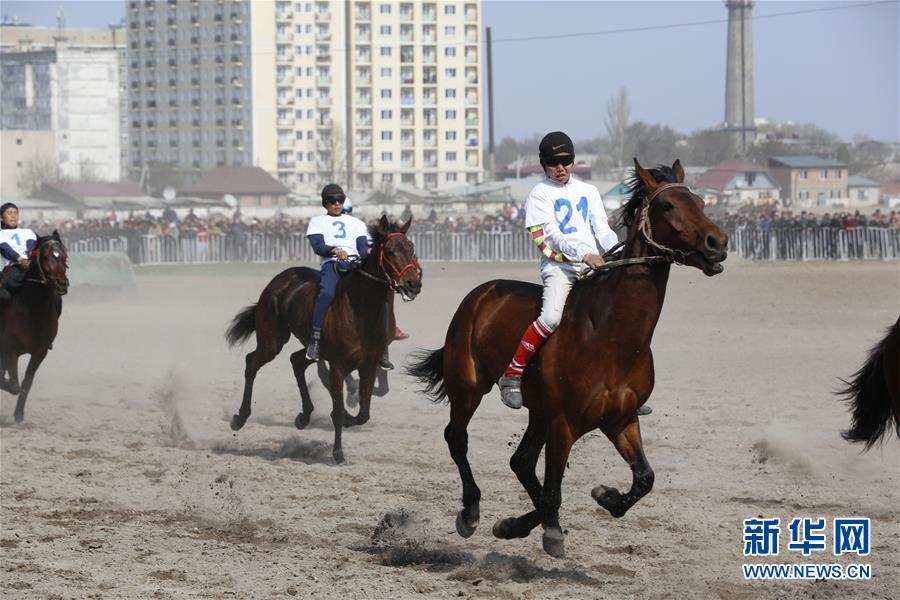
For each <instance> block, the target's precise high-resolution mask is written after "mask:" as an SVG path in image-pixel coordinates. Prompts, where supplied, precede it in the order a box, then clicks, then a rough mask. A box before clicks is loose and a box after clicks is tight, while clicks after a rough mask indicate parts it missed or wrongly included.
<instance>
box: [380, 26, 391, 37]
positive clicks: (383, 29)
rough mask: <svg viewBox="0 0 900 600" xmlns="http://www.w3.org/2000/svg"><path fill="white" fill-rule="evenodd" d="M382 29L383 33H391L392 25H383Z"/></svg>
mask: <svg viewBox="0 0 900 600" xmlns="http://www.w3.org/2000/svg"><path fill="white" fill-rule="evenodd" d="M380 31H381V35H391V26H390V25H382V26H381V30H380Z"/></svg>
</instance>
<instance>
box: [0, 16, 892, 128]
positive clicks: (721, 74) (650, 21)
mask: <svg viewBox="0 0 900 600" xmlns="http://www.w3.org/2000/svg"><path fill="white" fill-rule="evenodd" d="M873 1H874V0H860V1H844V2H783V1H774V0H772V1H767V0H760V1H757V2H756V5H755V7H754V9H753V16H754V21H753V49H754V52H753V55H754V56H753V60H754V65H753V67H754V72H755V80H754V85H755V88H756V90H755V91H756V98H755V100H756V116H757V117H767V118H769V119H770V120H778V121H784V120H791V121H797V122H812V123H815V124H817V125H819V126H820V127H824V128H825V129H828V130H830V131H832V132H834V133H837V134H838V135H840V136H842V137H843V138H844V139H846V140H848V141H849V140H852V138H853V137H854V136H855V135H857V134H863V135H865V136H868V137H870V138H873V139H879V140H885V141H898V140H900V2H898V1H897V0H894V1H889V2H881V3H873ZM60 5H62V6H63V8H64V11H65V15H66V24H67V25H68V26H70V27H106V25H107V24H109V23H114V22H118V21H119V20H120V19H121V18H123V17H124V16H125V2H124V0H109V1H99V0H93V1H87V2H76V1H71V0H70V1H65V2H60V1H58V0H57V1H50V0H47V1H36V0H24V1H22V0H3V1H2V3H0V10H2V14H3V16H10V17H11V16H12V15H16V16H18V17H19V19H20V20H23V21H27V22H30V23H32V24H35V25H55V23H56V11H57V8H58V7H59V6H60ZM482 6H483V9H484V15H483V23H484V25H486V26H490V27H491V28H492V34H493V38H494V93H495V95H494V112H495V115H496V123H495V127H494V128H495V137H496V139H497V141H498V142H499V140H500V139H501V138H502V137H504V136H513V137H524V136H528V135H531V134H533V133H544V132H546V131H549V130H553V129H563V130H566V131H567V132H569V133H570V134H571V135H572V136H573V137H575V138H577V139H584V138H588V137H594V136H599V135H603V134H604V133H605V127H604V124H603V118H604V115H605V108H606V102H607V100H608V99H609V97H610V96H611V95H612V94H613V93H614V92H615V91H616V89H617V88H619V87H623V86H624V87H625V88H626V89H627V90H628V94H629V96H630V99H631V107H632V110H631V117H632V120H638V119H640V120H643V121H647V122H649V123H661V124H666V125H670V126H671V127H673V128H675V129H677V130H678V131H682V132H689V131H692V130H694V129H699V128H703V127H709V126H713V125H715V124H717V123H719V122H721V121H722V120H723V119H724V114H725V100H724V98H725V41H726V33H727V28H726V23H725V19H726V16H727V11H726V9H725V6H724V2H722V1H721V0H705V1H695V2H681V1H674V0H672V1H667V2H660V1H656V2H636V1H630V2H597V1H594V2H560V1H553V2H548V1H546V0H542V1H534V2H521V1H515V2H514V1H500V0H485V1H484V2H483V4H482ZM841 7H849V8H845V9H844V8H841ZM822 9H826V10H822ZM806 11H819V12H806ZM789 12H801V13H803V14H794V15H785V16H778V17H771V18H763V17H765V16H766V15H776V14H778V13H789ZM709 21H715V22H713V23H709ZM701 22H706V23H701ZM684 23H697V24H694V25H690V26H685V27H672V26H673V25H678V24H684ZM657 26H666V27H667V28H664V29H653V30H648V31H630V32H628V31H626V32H620V33H608V34H603V35H578V34H586V33H592V32H608V31H613V30H622V29H635V28H645V27H657ZM540 36H555V37H551V38H550V39H533V38H535V37H540ZM512 38H526V39H525V40H524V41H504V40H510V39H512ZM485 74H486V70H485ZM486 133H487V128H486V127H485V134H486Z"/></svg>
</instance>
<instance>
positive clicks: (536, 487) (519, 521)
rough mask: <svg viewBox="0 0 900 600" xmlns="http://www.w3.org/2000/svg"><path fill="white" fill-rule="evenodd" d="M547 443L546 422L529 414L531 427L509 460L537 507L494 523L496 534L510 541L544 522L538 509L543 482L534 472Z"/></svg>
mask: <svg viewBox="0 0 900 600" xmlns="http://www.w3.org/2000/svg"><path fill="white" fill-rule="evenodd" d="M546 442H547V428H546V426H545V425H543V424H540V425H538V424H537V423H536V419H535V418H534V417H533V416H531V413H529V418H528V427H527V428H526V429H525V434H524V435H523V436H522V441H521V442H519V447H518V448H516V451H515V453H513V455H512V458H510V459H509V466H510V468H511V469H512V470H513V473H515V474H516V477H518V478H519V482H520V483H521V484H522V486H523V487H524V488H525V491H526V492H528V496H529V497H530V498H531V502H532V503H533V504H534V506H535V510H533V511H531V512H529V513H526V514H524V515H522V516H521V517H507V518H505V519H501V520H499V521H497V522H496V523H495V524H494V529H493V533H494V536H495V537H498V538H501V539H504V540H509V539H513V538H524V537H528V535H529V534H530V533H531V531H532V530H533V529H534V528H535V527H537V526H538V525H540V524H541V513H540V511H539V510H538V509H539V508H540V506H541V494H542V492H543V489H542V488H541V482H540V481H539V480H538V478H537V475H536V474H535V467H536V466H537V461H538V457H539V456H540V454H541V449H542V448H543V447H544V444H545V443H546Z"/></svg>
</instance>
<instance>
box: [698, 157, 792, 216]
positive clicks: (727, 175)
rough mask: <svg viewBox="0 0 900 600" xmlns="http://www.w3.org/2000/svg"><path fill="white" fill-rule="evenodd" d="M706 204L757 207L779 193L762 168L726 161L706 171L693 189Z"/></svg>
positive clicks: (773, 201)
mask: <svg viewBox="0 0 900 600" xmlns="http://www.w3.org/2000/svg"><path fill="white" fill-rule="evenodd" d="M695 187H696V188H697V189H698V190H700V191H702V194H701V195H702V196H703V198H704V199H705V200H706V201H707V203H708V204H724V205H725V206H743V205H745V204H750V205H753V206H759V205H764V204H773V203H775V202H776V201H777V200H778V198H779V196H780V190H779V188H778V185H777V184H776V183H775V182H774V181H773V180H772V178H771V177H770V176H769V174H768V173H767V172H766V169H765V168H763V167H760V166H759V165H754V164H753V163H748V162H728V163H722V164H720V165H716V166H715V167H712V168H710V169H707V170H706V172H705V173H703V174H702V175H701V176H700V177H699V178H698V179H697V183H696V186H695Z"/></svg>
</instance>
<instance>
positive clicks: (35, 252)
mask: <svg viewBox="0 0 900 600" xmlns="http://www.w3.org/2000/svg"><path fill="white" fill-rule="evenodd" d="M46 243H47V245H48V246H50V245H56V244H59V242H57V241H56V240H50V241H48V242H46ZM31 256H32V257H33V258H34V262H35V263H36V264H37V269H38V274H39V275H40V276H41V278H40V279H34V278H32V277H26V278H25V281H30V282H32V283H40V284H41V285H50V280H49V279H48V278H47V275H45V274H44V265H42V264H41V253H40V252H38V248H35V249H34V250H32V251H31Z"/></svg>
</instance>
